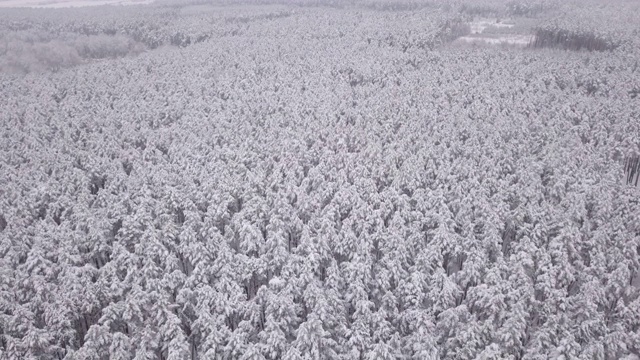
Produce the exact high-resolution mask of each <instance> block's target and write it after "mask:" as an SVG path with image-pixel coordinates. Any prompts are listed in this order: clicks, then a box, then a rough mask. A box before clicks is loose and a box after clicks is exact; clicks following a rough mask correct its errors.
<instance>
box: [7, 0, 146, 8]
mask: <svg viewBox="0 0 640 360" xmlns="http://www.w3.org/2000/svg"><path fill="white" fill-rule="evenodd" d="M153 1H154V0H0V8H17V7H30V8H52V9H53V8H66V7H83V6H98V5H144V4H150V3H152V2H153Z"/></svg>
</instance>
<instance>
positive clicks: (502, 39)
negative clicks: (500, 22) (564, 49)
mask: <svg viewBox="0 0 640 360" xmlns="http://www.w3.org/2000/svg"><path fill="white" fill-rule="evenodd" d="M533 39H534V36H533V35H500V36H493V37H474V36H463V37H460V38H458V39H457V40H456V41H458V42H463V43H469V44H487V45H515V46H527V45H529V44H530V43H531V42H532V41H533Z"/></svg>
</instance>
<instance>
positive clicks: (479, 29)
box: [469, 19, 514, 34]
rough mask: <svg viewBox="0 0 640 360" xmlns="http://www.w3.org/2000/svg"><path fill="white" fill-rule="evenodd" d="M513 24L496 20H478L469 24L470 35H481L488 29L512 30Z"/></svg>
mask: <svg viewBox="0 0 640 360" xmlns="http://www.w3.org/2000/svg"><path fill="white" fill-rule="evenodd" d="M513 26H514V24H510V23H508V22H503V21H500V20H498V19H478V20H474V21H472V22H471V23H470V24H469V27H471V33H472V34H482V33H483V32H484V31H485V30H486V29H487V28H489V27H496V28H512V27H513Z"/></svg>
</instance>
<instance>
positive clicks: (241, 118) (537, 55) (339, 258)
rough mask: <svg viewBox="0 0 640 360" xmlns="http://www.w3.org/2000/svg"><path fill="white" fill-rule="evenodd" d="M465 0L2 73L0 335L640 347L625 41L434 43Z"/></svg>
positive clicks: (454, 347) (526, 352)
mask: <svg viewBox="0 0 640 360" xmlns="http://www.w3.org/2000/svg"><path fill="white" fill-rule="evenodd" d="M176 9H177V10H176V11H184V12H186V13H189V11H190V10H189V8H176ZM202 9H203V8H200V9H199V10H198V12H200V11H201V10H202ZM192 10H193V9H192ZM458 10H459V9H457V10H455V11H454V10H451V11H446V10H442V9H440V10H436V9H433V8H425V9H423V10H416V11H411V12H405V11H376V10H371V9H362V8H360V9H342V10H337V9H333V8H327V7H318V8H314V7H304V8H302V7H299V8H291V9H287V10H286V12H282V11H285V10H277V12H274V11H273V8H271V7H269V6H267V7H262V6H256V7H247V8H241V7H236V8H220V9H219V10H215V8H209V11H208V12H205V13H204V15H200V16H201V18H203V19H204V18H206V16H209V15H207V14H211V15H210V16H211V17H215V16H217V17H218V18H220V19H224V18H227V17H228V16H227V14H230V13H233V14H234V16H233V17H230V16H229V17H228V18H229V19H232V20H229V21H226V22H211V23H210V25H209V26H208V27H204V26H203V27H200V28H198V29H195V30H197V31H202V32H204V33H210V34H215V36H210V37H208V38H207V39H206V40H203V41H202V42H194V43H193V44H191V45H190V46H188V47H175V46H173V47H162V48H157V49H155V50H153V51H147V52H144V53H141V54H140V55H138V56H137V57H135V58H134V57H123V58H117V59H111V60H108V61H100V62H91V63H88V64H85V65H82V66H77V67H74V68H70V69H62V70H61V71H58V72H55V73H31V74H27V75H24V76H16V75H15V74H0V108H1V109H2V111H1V112H0V169H1V171H0V184H1V186H0V358H7V359H43V360H44V359H136V360H137V359H166V360H168V359H345V360H346V359H399V358H406V359H497V358H510V359H548V358H566V359H571V358H584V359H621V358H627V359H632V358H634V357H633V356H637V355H638V354H640V255H639V254H640V207H639V206H638V200H639V197H638V195H639V193H638V191H639V188H637V187H635V186H632V185H631V184H628V181H627V177H628V176H627V175H626V174H625V169H626V168H628V166H629V165H628V164H629V159H637V158H638V156H640V146H639V143H638V134H640V121H638V114H640V102H639V101H638V98H636V97H632V96H631V95H630V94H631V92H632V90H633V89H635V88H636V87H637V86H638V85H639V84H640V82H639V81H638V80H639V74H640V70H639V69H638V68H637V63H634V61H635V60H634V59H637V58H636V57H635V55H634V54H633V53H630V52H625V51H623V50H621V49H619V50H617V51H616V52H613V53H603V52H592V53H590V52H565V51H559V50H554V49H521V50H515V49H511V48H500V47H498V48H489V47H479V48H473V47H447V46H438V45H439V44H444V43H446V41H447V39H449V38H450V37H451V36H454V35H452V33H454V32H455V30H454V27H455V26H457V25H458V24H459V21H460V19H462V17H461V15H460V14H459V13H458ZM83 11H87V12H88V11H89V10H83ZM154 11H155V10H154ZM163 11H164V10H163ZM215 14H217V15H215ZM265 14H287V16H270V15H265ZM3 15H4V14H3ZM188 16H191V15H188ZM96 19H98V17H96ZM158 19H159V18H154V20H153V21H159V20H158ZM241 19H250V20H247V21H244V20H241ZM96 21H98V20H96ZM109 22H110V20H109V17H105V19H104V23H102V22H99V24H100V25H99V26H105V27H106V26H107V25H105V24H108V23H109ZM202 24H204V23H202ZM156 25H157V28H158V29H159V31H161V32H166V31H168V30H167V27H172V26H176V25H175V24H173V23H172V22H171V21H169V20H168V21H167V23H166V25H162V24H161V23H159V24H156ZM180 26H182V25H180ZM135 28H136V29H138V28H139V27H135ZM100 33H101V32H98V33H96V34H95V35H96V36H98V34H100ZM116 33H117V34H119V33H120V30H118V31H117V32H116ZM635 358H637V357H635Z"/></svg>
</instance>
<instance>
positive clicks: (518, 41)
mask: <svg viewBox="0 0 640 360" xmlns="http://www.w3.org/2000/svg"><path fill="white" fill-rule="evenodd" d="M514 26H515V23H514V22H513V21H511V20H500V19H477V20H474V21H472V22H471V23H469V27H470V29H471V33H470V34H469V35H468V36H462V37H460V38H458V39H456V40H455V41H454V43H458V44H477V45H512V46H527V45H529V44H530V43H531V42H533V40H534V39H535V36H534V35H530V34H517V33H512V31H505V33H504V34H503V33H500V32H495V31H492V32H490V33H487V32H486V31H485V30H487V29H511V28H513V27H514Z"/></svg>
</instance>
